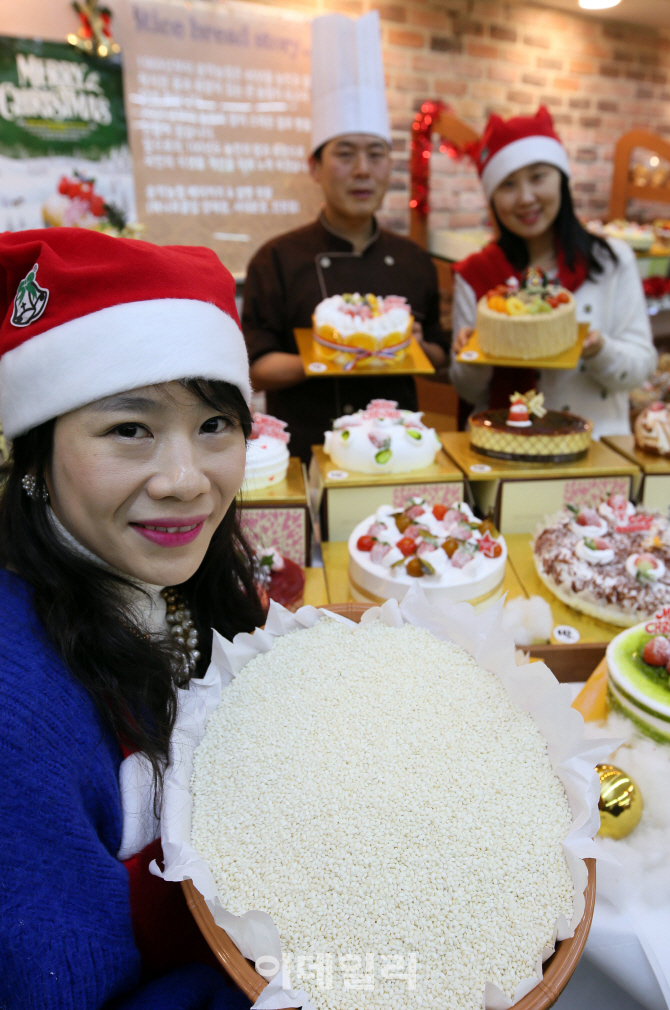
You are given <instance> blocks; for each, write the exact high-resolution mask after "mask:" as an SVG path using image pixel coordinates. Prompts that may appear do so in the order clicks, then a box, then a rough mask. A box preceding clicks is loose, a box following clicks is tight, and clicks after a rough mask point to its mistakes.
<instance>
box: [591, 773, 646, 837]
mask: <svg viewBox="0 0 670 1010" xmlns="http://www.w3.org/2000/svg"><path fill="white" fill-rule="evenodd" d="M596 771H597V772H598V775H599V777H600V801H599V803H598V809H599V810H600V831H599V832H598V834H599V835H600V837H601V838H625V837H626V835H629V834H630V833H631V831H633V829H634V828H636V827H637V825H638V824H639V823H640V818H641V817H642V809H643V807H644V803H643V802H642V793H641V792H640V789H639V787H638V786H637V784H636V783H635V782H634V781H633V779H632V778H631V777H630V775H627V774H626V772H624V771H622V770H621V768H617V767H616V766H615V765H609V764H602V765H596Z"/></svg>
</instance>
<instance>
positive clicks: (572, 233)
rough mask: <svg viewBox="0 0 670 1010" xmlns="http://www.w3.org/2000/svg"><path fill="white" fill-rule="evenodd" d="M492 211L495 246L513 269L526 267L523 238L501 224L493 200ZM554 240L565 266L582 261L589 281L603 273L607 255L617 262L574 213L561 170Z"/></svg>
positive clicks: (598, 237)
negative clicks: (496, 231)
mask: <svg viewBox="0 0 670 1010" xmlns="http://www.w3.org/2000/svg"><path fill="white" fill-rule="evenodd" d="M491 210H492V211H493V216H494V217H495V219H496V222H497V224H498V228H499V230H500V238H499V239H498V245H499V246H500V248H501V249H502V251H503V252H504V254H505V256H506V257H507V259H508V260H509V262H510V263H511V264H512V266H513V267H514V268H515V270H519V271H520V270H525V269H526V267H527V266H528V265H529V262H530V257H529V255H528V246H527V244H526V242H525V240H524V239H522V238H521V237H520V236H519V235H515V234H514V232H512V231H510V230H509V228H506V227H505V225H504V224H502V222H501V221H500V218H499V217H498V215H497V214H496V211H495V207H494V206H493V201H491ZM554 240H555V244H556V249H557V250H558V249H560V250H561V251H562V253H563V256H564V257H565V261H566V263H567V265H568V267H569V268H570V269H571V270H574V268H575V265H576V264H577V263H578V262H579V261H580V260H581V261H582V262H585V263H586V265H587V267H588V275H589V277H590V278H591V279H592V280H593V279H594V278H595V277H597V276H598V275H599V274H601V273H602V272H603V263H604V261H605V260H607V258H608V257H609V259H611V260H612V262H613V263H618V262H619V260H618V257H617V254H616V253H615V252H614V250H613V249H612V247H611V245H610V244H609V242H607V241H606V240H605V239H604V238H601V237H600V236H599V235H593V234H591V232H590V231H587V230H586V228H585V227H584V225H583V224H582V223H581V222H580V220H579V218H578V217H577V215H576V214H575V208H574V204H573V202H572V193H571V192H570V184H569V182H568V177H567V176H566V175H565V173H564V172H561V206H560V209H559V211H558V215H557V217H556V220H555V221H554Z"/></svg>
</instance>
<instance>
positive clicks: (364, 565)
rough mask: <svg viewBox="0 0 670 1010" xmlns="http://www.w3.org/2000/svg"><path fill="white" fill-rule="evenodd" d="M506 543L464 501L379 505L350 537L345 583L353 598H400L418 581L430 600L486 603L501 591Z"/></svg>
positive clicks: (373, 601)
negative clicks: (449, 505)
mask: <svg viewBox="0 0 670 1010" xmlns="http://www.w3.org/2000/svg"><path fill="white" fill-rule="evenodd" d="M506 560H507V545H506V544H505V540H504V538H503V537H502V536H501V535H500V533H499V532H498V531H497V530H496V529H495V527H494V526H493V524H492V523H491V521H490V520H488V519H487V520H484V521H483V522H480V521H479V520H478V519H475V517H474V515H473V513H472V512H471V510H470V509H469V508H468V506H467V505H465V504H463V503H461V504H459V505H457V506H453V507H448V506H447V505H442V504H437V505H433V506H431V505H428V504H427V503H426V502H425V501H424V499H423V498H411V499H410V500H409V502H408V504H407V506H406V507H405V508H404V509H397V508H393V506H391V505H381V506H380V507H379V508H378V509H377V512H376V513H375V515H373V516H369V517H368V518H367V519H364V520H363V522H361V523H359V524H358V526H356V528H355V529H354V531H353V533H352V534H351V536H350V537H349V587H350V590H351V594H352V596H353V598H354V599H355V600H358V601H360V602H365V603H369V602H372V603H379V602H380V601H382V600H388V599H391V598H393V599H396V600H402V599H403V597H404V596H405V593H406V592H407V590H408V589H409V587H410V586H411V585H412V584H413V583H415V582H417V581H420V583H421V586H422V588H423V590H424V591H425V593H426V596H427V597H428V599H429V600H431V601H435V600H441V599H448V600H451V601H452V602H454V603H461V602H463V601H464V600H467V601H468V602H470V603H473V604H474V605H476V606H485V605H488V604H489V603H491V602H493V600H495V599H497V598H498V596H499V595H500V594H501V592H502V583H503V579H504V577H505V562H506Z"/></svg>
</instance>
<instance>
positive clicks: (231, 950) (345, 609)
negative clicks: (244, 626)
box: [181, 603, 596, 1010]
mask: <svg viewBox="0 0 670 1010" xmlns="http://www.w3.org/2000/svg"><path fill="white" fill-rule="evenodd" d="M369 608H370V604H367V603H336V604H332V605H331V606H328V607H326V608H325V609H326V610H330V611H332V612H333V613H335V614H341V615H342V616H343V617H348V618H349V619H350V620H352V621H356V622H358V621H360V619H361V615H362V614H363V613H364V612H365V611H366V610H368V609H369ZM585 862H586V866H587V869H588V874H589V876H588V882H587V884H586V890H585V892H584V898H585V901H586V905H585V908H584V915H583V916H582V919H581V922H580V923H579V925H578V926H577V928H576V930H575V935H574V936H572V937H570V939H569V940H561V941H560V942H559V943H557V944H556V950H555V951H554V953H553V954H552V955H551V957H550V958H548V960H547V961H545V963H544V969H543V976H542V980H541V981H540V982H539V983H538V985H536V986H535V988H534V989H531V991H530V992H529V993H528V994H527V995H526V996H524V997H523V999H520V1000H519V1002H518V1003H515V1004H514V1010H548V1008H549V1007H551V1006H553V1005H554V1003H555V1002H556V1000H557V999H558V997H559V996H560V995H561V993H562V991H563V990H564V989H565V987H566V985H567V984H568V982H569V981H570V977H571V975H572V973H573V971H574V970H575V968H576V967H577V962H578V961H579V959H580V957H581V955H582V951H583V950H584V945H585V943H586V938H587V936H588V935H589V929H590V928H591V920H592V919H593V906H594V904H595V900H596V861H595V859H587V860H585ZM181 886H182V889H183V891H184V896H185V898H186V903H187V905H188V907H189V908H190V910H191V913H192V914H193V918H194V919H195V921H196V922H197V924H198V926H199V927H200V930H201V932H202V935H203V936H204V938H205V940H206V941H207V943H208V944H209V946H210V948H211V950H212V951H213V953H214V954H215V956H216V957H217V959H218V960H219V962H220V963H221V964H222V965H223V967H224V968H225V970H226V971H227V972H228V974H229V975H230V977H231V978H232V980H233V981H234V982H235V983H236V984H237V985H238V986H239V987H240V989H241V990H242V992H243V993H244V994H245V995H246V996H247V997H248V998H249V999H250V1000H251V1001H252V1002H253V1003H255V1002H256V1000H257V999H258V997H259V996H260V994H261V993H262V991H263V989H265V987H266V985H267V984H268V981H267V979H265V978H263V977H262V975H259V974H258V972H257V971H256V969H255V968H254V966H253V964H252V963H251V961H247V959H246V958H245V957H243V956H242V954H241V953H240V952H239V950H238V949H237V947H236V946H235V944H234V943H233V941H232V940H231V939H230V937H229V936H228V934H227V933H226V932H225V930H223V929H221V927H220V926H217V925H216V923H215V922H214V916H213V915H212V913H211V912H210V910H209V909H208V908H207V905H206V903H205V899H204V898H203V896H202V895H201V894H200V892H199V891H198V890H197V889H196V888H195V887H194V886H193V882H192V881H191V880H184V881H182V885H181Z"/></svg>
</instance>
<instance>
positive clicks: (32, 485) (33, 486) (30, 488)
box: [21, 473, 49, 501]
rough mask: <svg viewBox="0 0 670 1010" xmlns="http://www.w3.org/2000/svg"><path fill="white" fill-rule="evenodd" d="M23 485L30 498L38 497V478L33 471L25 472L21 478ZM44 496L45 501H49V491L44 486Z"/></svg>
mask: <svg viewBox="0 0 670 1010" xmlns="http://www.w3.org/2000/svg"><path fill="white" fill-rule="evenodd" d="M21 487H22V488H23V490H24V491H25V492H26V494H27V495H28V497H29V498H33V499H35V498H37V496H38V492H37V479H36V477H35V475H34V474H32V473H26V474H24V476H23V477H22V478H21ZM42 498H43V499H44V501H48V499H49V492H48V491H47V489H46V488H45V487H43V488H42Z"/></svg>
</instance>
